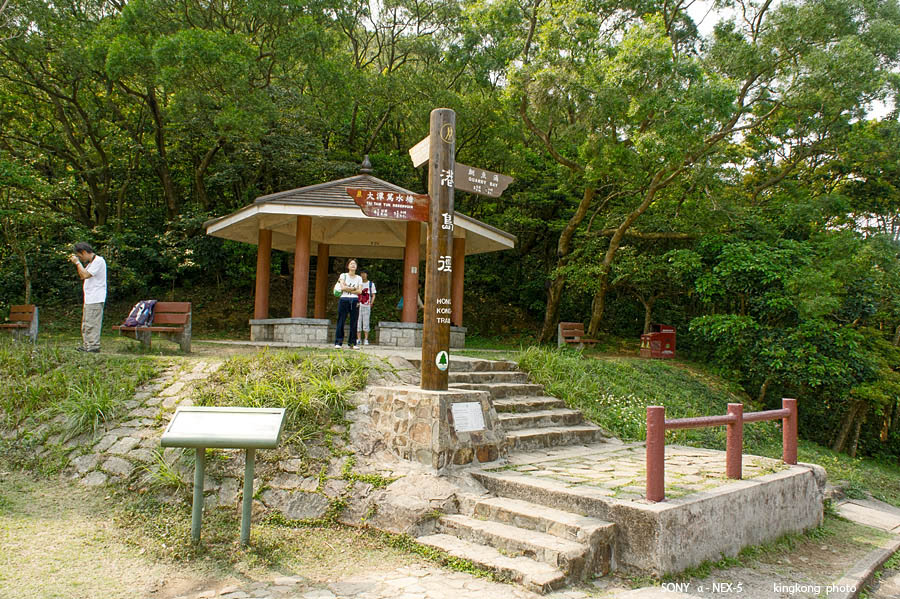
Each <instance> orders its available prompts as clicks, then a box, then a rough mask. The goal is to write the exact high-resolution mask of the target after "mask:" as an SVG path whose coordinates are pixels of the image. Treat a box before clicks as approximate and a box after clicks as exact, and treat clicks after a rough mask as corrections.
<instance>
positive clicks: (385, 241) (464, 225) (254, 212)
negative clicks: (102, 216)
mask: <svg viewBox="0 0 900 599" xmlns="http://www.w3.org/2000/svg"><path fill="white" fill-rule="evenodd" d="M347 187H356V188H365V189H374V190H381V191H385V192H389V193H390V192H392V193H401V194H404V195H406V194H412V195H419V194H416V193H415V192H413V191H410V190H408V189H404V188H402V187H400V186H399V185H394V184H392V183H389V182H387V181H384V180H382V179H379V178H377V177H373V176H372V175H369V174H359V175H355V176H352V177H347V178H344V179H338V180H335V181H329V182H327V183H319V184H316V185H309V186H307V187H301V188H298V189H291V190H288V191H282V192H278V193H274V194H270V195H265V196H260V197H259V198H257V199H256V201H255V202H254V203H253V204H250V205H249V206H246V207H244V208H241V209H240V210H238V211H236V212H234V213H232V214H229V215H227V216H223V217H221V218H217V219H213V220H210V221H207V222H206V223H205V228H206V233H207V234H208V235H212V236H214V237H222V238H224V239H231V240H233V241H240V242H243V243H250V244H254V245H255V244H256V243H257V239H258V235H259V230H260V229H270V230H271V231H272V249H277V250H283V251H288V252H293V251H294V246H295V240H296V218H297V216H310V217H312V226H311V236H312V239H311V240H312V242H313V243H312V255H316V246H317V244H318V243H327V244H330V247H331V255H332V256H346V257H349V256H356V257H360V258H392V259H401V258H402V257H403V249H404V244H405V239H406V225H407V223H406V222H404V221H393V220H385V219H373V218H369V217H367V216H366V215H365V214H363V213H362V211H361V210H360V208H359V206H357V205H356V203H355V202H354V201H353V199H352V198H351V197H350V196H348V195H347ZM454 222H455V229H454V236H456V237H464V238H465V239H466V245H465V247H466V249H465V252H466V255H472V254H482V253H486V252H496V251H502V250H508V249H511V248H513V247H515V243H516V237H515V236H514V235H512V234H510V233H507V232H506V231H502V230H500V229H497V228H495V227H492V226H490V225H488V224H486V223H483V222H481V221H479V220H477V219H474V218H471V217H469V216H466V215H464V214H461V213H459V212H456V214H455V221H454ZM421 227H422V231H423V235H422V236H421V247H422V248H423V253H424V247H425V243H424V242H425V235H424V230H425V223H422V224H421Z"/></svg>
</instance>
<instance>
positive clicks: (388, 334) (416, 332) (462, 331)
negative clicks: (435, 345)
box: [378, 321, 466, 349]
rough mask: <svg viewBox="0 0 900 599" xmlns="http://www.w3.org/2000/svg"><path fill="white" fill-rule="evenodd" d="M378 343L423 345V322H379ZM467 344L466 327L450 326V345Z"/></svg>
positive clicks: (392, 345)
mask: <svg viewBox="0 0 900 599" xmlns="http://www.w3.org/2000/svg"><path fill="white" fill-rule="evenodd" d="M378 344H379V345H381V346H387V347H422V323H419V322H386V321H381V322H379V323H378ZM465 346H466V327H453V326H451V327H450V347H452V348H456V349H461V348H464V347H465Z"/></svg>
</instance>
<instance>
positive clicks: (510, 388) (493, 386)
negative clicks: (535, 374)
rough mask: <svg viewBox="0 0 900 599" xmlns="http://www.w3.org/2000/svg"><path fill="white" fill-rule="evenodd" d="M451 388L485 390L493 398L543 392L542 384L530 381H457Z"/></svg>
mask: <svg viewBox="0 0 900 599" xmlns="http://www.w3.org/2000/svg"><path fill="white" fill-rule="evenodd" d="M451 388H455V389H472V390H473V391H487V392H489V393H490V394H491V397H492V398H494V399H502V398H504V397H514V396H517V395H526V396H527V395H541V394H542V393H543V392H544V386H543V385H535V384H532V383H457V384H454V385H451Z"/></svg>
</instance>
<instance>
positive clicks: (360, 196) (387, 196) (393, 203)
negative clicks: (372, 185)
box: [347, 187, 429, 222]
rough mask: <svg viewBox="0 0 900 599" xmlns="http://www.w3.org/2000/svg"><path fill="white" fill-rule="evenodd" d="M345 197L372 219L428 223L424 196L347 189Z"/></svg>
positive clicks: (427, 202) (427, 200)
mask: <svg viewBox="0 0 900 599" xmlns="http://www.w3.org/2000/svg"><path fill="white" fill-rule="evenodd" d="M347 195H349V196H350V197H351V198H353V201H354V202H356V205H357V206H359V207H360V209H361V210H362V211H363V214H365V215H366V216H370V217H372V218H387V219H391V220H413V221H419V222H426V221H428V206H429V198H428V196H427V195H426V194H420V193H400V192H393V191H383V190H378V189H360V188H357V187H348V188H347Z"/></svg>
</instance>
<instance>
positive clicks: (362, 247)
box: [205, 157, 516, 347]
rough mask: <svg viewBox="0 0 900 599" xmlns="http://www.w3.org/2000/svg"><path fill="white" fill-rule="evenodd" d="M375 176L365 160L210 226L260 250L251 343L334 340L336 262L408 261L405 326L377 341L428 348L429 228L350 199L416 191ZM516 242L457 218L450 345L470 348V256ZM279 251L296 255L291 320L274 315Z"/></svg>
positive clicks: (387, 325)
mask: <svg viewBox="0 0 900 599" xmlns="http://www.w3.org/2000/svg"><path fill="white" fill-rule="evenodd" d="M370 173H371V167H370V165H369V162H368V157H366V160H365V161H364V162H363V165H362V167H361V168H360V174H358V175H356V176H353V177H347V178H345V179H338V180H335V181H329V182H327V183H319V184H316V185H309V186H307V187H301V188H299V189H292V190H289V191H282V192H279V193H274V194H270V195H266V196H261V197H259V198H257V199H256V201H255V202H253V204H251V205H249V206H246V207H244V208H241V209H240V210H238V211H237V212H234V213H232V214H229V215H227V216H223V217H220V218H217V219H213V220H210V221H207V222H206V223H205V228H206V233H207V234H208V235H212V236H215V237H222V238H225V239H231V240H234V241H241V242H244V243H252V244H255V245H256V246H257V258H256V298H255V302H254V310H253V319H252V320H251V321H250V338H251V340H253V341H272V342H283V343H289V344H296V345H304V344H308V343H327V342H328V340H329V328H330V327H329V325H330V321H329V320H327V319H326V318H325V312H326V305H327V304H326V303H327V301H328V296H329V295H330V292H331V286H332V285H333V284H334V281H329V280H328V260H329V258H330V257H346V258H351V257H353V258H392V259H397V260H399V259H402V260H403V287H402V289H403V311H402V316H401V321H402V322H399V323H393V322H379V323H378V327H377V334H378V342H379V343H380V344H381V345H396V346H401V347H415V346H418V345H421V338H422V325H421V324H418V323H417V322H416V320H417V311H418V310H417V302H416V297H417V295H418V284H419V281H418V272H419V270H418V269H419V257H420V256H424V255H425V247H424V242H425V240H426V239H427V236H426V225H427V223H422V222H416V221H399V220H388V219H382V218H372V217H369V216H366V215H365V214H363V212H362V210H361V209H360V208H359V207H358V206H357V205H356V204H355V203H354V202H353V200H352V199H351V198H350V196H349V195H347V192H346V188H347V187H357V188H363V189H373V190H377V191H384V192H387V193H401V194H404V195H405V194H413V193H415V192H412V191H409V190H407V189H404V188H402V187H399V186H397V185H394V184H392V183H388V182H387V181H383V180H381V179H378V178H377V177H373V176H372V175H371V174H370ZM515 242H516V238H515V236H514V235H511V234H510V233H507V232H505V231H501V230H500V229H497V228H494V227H492V226H490V225H487V224H485V223H483V222H480V221H478V220H476V219H474V218H471V217H469V216H466V215H464V214H461V213H459V212H456V213H455V215H454V227H453V253H452V264H453V272H452V285H451V308H452V313H451V316H450V320H451V323H452V325H451V341H450V344H451V347H462V346H463V345H464V343H465V329H464V328H463V326H462V307H463V278H464V272H465V256H467V255H472V254H482V253H485V252H495V251H500V250H507V249H511V248H513V247H515ZM273 249H277V250H283V251H286V252H294V275H293V289H292V298H291V317H290V318H269V276H270V272H271V254H272V250H273ZM311 256H315V257H316V276H315V283H314V284H315V288H314V289H315V295H314V297H315V304H314V307H313V317H312V318H309V317H308V306H307V304H308V295H309V279H310V257H311ZM335 280H336V279H335Z"/></svg>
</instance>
